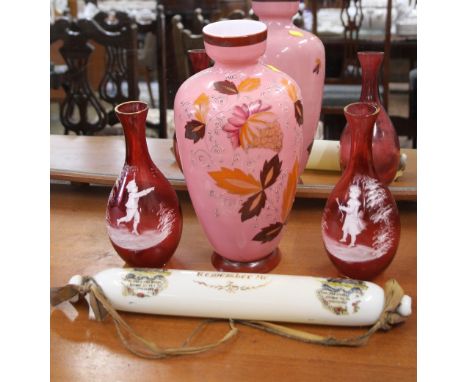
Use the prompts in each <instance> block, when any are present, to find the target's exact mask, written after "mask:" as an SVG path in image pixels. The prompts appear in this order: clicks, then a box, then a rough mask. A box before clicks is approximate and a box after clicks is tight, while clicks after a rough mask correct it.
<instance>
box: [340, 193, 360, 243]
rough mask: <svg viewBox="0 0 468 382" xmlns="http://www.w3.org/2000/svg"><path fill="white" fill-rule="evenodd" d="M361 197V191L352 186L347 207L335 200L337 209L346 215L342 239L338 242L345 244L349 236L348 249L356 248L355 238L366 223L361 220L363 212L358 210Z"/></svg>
mask: <svg viewBox="0 0 468 382" xmlns="http://www.w3.org/2000/svg"><path fill="white" fill-rule="evenodd" d="M360 195H361V190H360V188H359V187H358V186H356V185H352V186H351V187H350V188H349V199H348V202H347V205H346V206H345V205H343V204H340V202H339V200H338V199H337V200H336V202H337V203H338V208H339V209H340V211H343V212H345V213H346V217H345V220H344V224H343V227H342V228H341V229H342V231H343V237H342V238H341V239H340V242H342V243H346V242H347V240H348V235H349V236H351V243H350V244H349V247H354V246H356V237H357V235H359V234H360V233H361V232H362V231H363V230H364V229H365V228H366V223H365V222H364V221H363V220H362V216H363V214H364V212H363V211H362V210H361V211H360V210H359V209H360V207H361V202H360V201H359V196H360Z"/></svg>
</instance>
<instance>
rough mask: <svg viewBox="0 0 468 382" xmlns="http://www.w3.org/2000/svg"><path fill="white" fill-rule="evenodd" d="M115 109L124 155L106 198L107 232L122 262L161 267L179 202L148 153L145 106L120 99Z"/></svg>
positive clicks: (174, 241) (175, 237)
mask: <svg viewBox="0 0 468 382" xmlns="http://www.w3.org/2000/svg"><path fill="white" fill-rule="evenodd" d="M115 113H116V114H117V117H118V118H119V120H120V122H121V123H122V126H123V130H124V134H125V145H126V156H125V163H124V166H123V169H122V172H121V173H120V176H119V178H118V179H117V181H116V182H115V185H114V187H113V188H112V191H111V193H110V196H109V200H108V203H107V212H106V222H107V232H108V234H109V238H110V241H111V243H112V245H113V247H114V248H115V250H116V251H117V253H118V254H119V256H120V257H121V258H122V259H123V260H124V261H125V262H126V263H127V264H129V265H131V266H134V267H162V266H163V265H164V264H166V263H167V261H168V260H169V259H170V258H171V256H172V255H173V253H174V251H175V250H176V248H177V246H178V244H179V241H180V237H181V234H182V214H181V210H180V206H179V201H178V199H177V195H176V193H175V191H174V189H173V188H172V186H171V185H170V183H169V182H168V181H167V179H166V178H165V177H164V175H163V174H162V173H161V172H160V171H159V169H158V168H157V167H156V165H155V164H154V163H153V161H152V160H151V157H150V155H149V152H148V147H147V145H146V135H145V132H146V116H147V114H148V105H146V104H145V103H144V102H139V101H131V102H125V103H123V104H120V105H118V106H117V107H116V108H115Z"/></svg>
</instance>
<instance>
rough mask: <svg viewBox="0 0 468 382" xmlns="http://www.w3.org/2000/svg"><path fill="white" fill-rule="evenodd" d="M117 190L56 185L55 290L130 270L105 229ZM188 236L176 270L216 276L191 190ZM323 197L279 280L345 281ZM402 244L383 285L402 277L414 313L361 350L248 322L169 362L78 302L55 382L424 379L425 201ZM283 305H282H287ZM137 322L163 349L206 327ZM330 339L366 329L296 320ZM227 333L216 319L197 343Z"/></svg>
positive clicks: (56, 353) (303, 220)
mask: <svg viewBox="0 0 468 382" xmlns="http://www.w3.org/2000/svg"><path fill="white" fill-rule="evenodd" d="M109 192H110V188H108V187H99V186H83V185H81V186H80V185H65V184H51V203H50V205H51V260H50V262H51V273H50V282H51V286H61V285H65V284H66V283H67V282H68V280H69V278H70V276H72V275H74V274H81V275H93V274H95V273H97V272H98V271H101V270H103V269H106V268H109V267H116V266H117V267H120V266H123V262H122V260H121V259H120V258H119V257H118V255H117V254H116V253H115V252H114V250H113V248H112V246H111V244H110V242H109V240H108V237H107V232H106V227H105V223H104V216H105V208H106V203H107V197H108V193H109ZM178 194H179V198H180V201H181V206H182V210H183V217H184V231H183V233H182V239H181V242H180V245H179V247H178V249H177V251H176V253H175V255H174V257H173V259H172V260H171V261H170V263H169V264H168V268H174V269H195V270H213V268H212V266H211V263H210V256H211V247H210V244H209V243H208V241H207V239H206V237H205V235H204V233H203V231H202V228H201V226H200V225H199V223H198V221H197V218H196V216H195V213H194V210H193V208H192V206H191V204H190V200H189V197H188V195H187V193H186V192H179V193H178ZM323 206H324V201H323V200H317V199H298V200H296V202H295V204H294V207H293V210H292V213H291V215H290V218H289V222H288V225H287V227H286V231H285V234H284V236H283V239H282V241H281V243H280V250H281V253H282V260H281V262H280V264H279V266H278V267H277V268H276V269H275V270H274V271H273V273H278V274H296V275H310V276H332V277H333V276H338V273H337V271H336V270H335V268H334V267H333V265H332V264H331V262H330V261H329V260H328V257H327V255H326V254H325V250H324V248H323V244H322V240H321V234H320V217H321V213H322V209H323ZM399 208H400V217H401V242H400V246H399V249H398V252H397V255H396V257H395V260H394V261H393V263H392V264H391V265H390V267H389V268H388V269H387V270H386V271H385V272H384V273H383V274H382V275H380V276H378V277H377V278H376V279H375V280H374V282H376V283H377V284H379V285H383V284H384V282H385V281H386V280H388V279H390V278H396V279H397V280H398V282H399V283H400V284H401V286H402V287H403V288H404V290H405V292H406V293H407V294H409V295H410V296H412V298H413V315H412V316H411V317H410V318H409V319H408V321H407V322H405V323H404V324H402V325H400V326H398V327H396V328H394V329H393V330H392V331H390V332H387V333H384V332H378V333H376V334H375V335H374V336H373V337H372V338H371V339H370V341H369V343H368V344H367V345H366V346H364V347H360V348H333V347H323V346H318V345H308V344H304V343H299V342H295V341H291V340H288V339H285V338H281V337H277V336H274V335H271V334H268V333H265V332H260V331H256V330H255V329H252V328H249V327H244V326H239V334H238V335H237V336H236V337H235V338H234V339H233V340H231V341H229V342H228V343H226V344H224V345H222V346H220V347H219V348H216V349H214V350H211V351H209V352H206V353H203V354H199V355H195V356H188V357H179V358H172V359H165V360H146V359H141V358H138V357H136V356H134V355H132V354H131V353H129V352H128V351H127V350H126V349H125V348H124V347H123V346H122V345H121V344H120V342H119V340H118V338H117V334H116V331H115V328H114V325H113V323H112V321H111V320H110V319H107V320H106V321H105V322H103V323H99V322H94V321H89V320H88V312H87V306H86V305H85V304H84V303H80V304H78V305H77V308H78V312H79V315H78V317H77V318H76V319H75V320H74V321H73V322H71V321H69V319H68V318H67V317H66V316H65V314H64V313H63V312H62V311H60V310H52V312H51V324H50V328H51V380H59V381H62V380H63V381H74V382H79V381H114V380H116V381H184V382H185V381H220V380H221V381H226V382H229V381H266V380H277V381H285V380H288V381H289V380H291V381H331V380H334V381H339V380H343V381H353V382H359V381H372V382H375V381H379V382H380V381H400V382H404V381H415V380H416V300H417V298H416V297H417V294H416V204H415V203H408V202H400V203H399ZM278 309H281V307H278ZM122 316H123V317H124V319H125V320H127V322H128V323H129V324H130V325H131V326H132V327H134V329H136V330H137V332H138V333H140V334H141V335H143V336H144V337H146V338H148V339H150V340H152V341H155V342H156V343H157V344H158V345H161V346H164V347H169V346H180V344H181V343H182V341H183V340H184V339H185V338H186V337H187V336H188V335H189V334H190V333H191V332H192V330H193V329H194V328H195V327H196V326H197V325H198V323H200V322H201V320H200V319H196V318H182V317H168V316H151V315H142V314H132V313H122ZM287 325H288V326H290V327H292V328H298V329H302V330H306V331H311V332H315V333H318V334H322V335H336V336H352V335H357V334H360V333H362V332H363V329H358V328H354V329H352V328H336V327H319V326H310V325H298V324H287ZM226 331H227V325H226V324H225V323H214V324H212V326H210V327H209V328H208V329H206V330H204V331H203V332H202V335H201V336H200V335H199V336H198V337H197V338H196V339H195V340H194V344H199V345H200V344H202V343H207V342H211V341H213V340H215V339H219V338H221V337H222V336H223V335H224V334H225V333H226Z"/></svg>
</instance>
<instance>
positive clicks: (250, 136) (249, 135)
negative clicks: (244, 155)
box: [239, 123, 257, 149]
mask: <svg viewBox="0 0 468 382" xmlns="http://www.w3.org/2000/svg"><path fill="white" fill-rule="evenodd" d="M255 138H257V134H256V133H255V130H253V129H251V128H250V127H249V124H248V123H244V124H243V125H242V127H241V129H240V132H239V142H240V144H241V146H242V148H244V149H247V148H248V147H249V145H250V144H252V142H253V141H254V139H255Z"/></svg>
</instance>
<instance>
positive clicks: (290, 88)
mask: <svg viewBox="0 0 468 382" xmlns="http://www.w3.org/2000/svg"><path fill="white" fill-rule="evenodd" d="M281 83H282V84H283V86H284V87H285V88H286V90H287V92H288V95H289V98H291V100H292V101H293V102H296V101H297V91H296V87H295V86H294V85H293V84H292V83H291V81H288V80H287V79H286V78H283V79H282V80H281Z"/></svg>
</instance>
